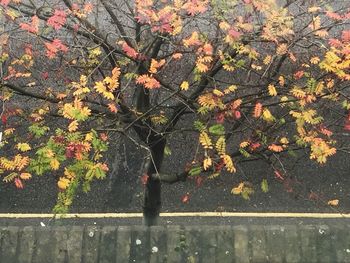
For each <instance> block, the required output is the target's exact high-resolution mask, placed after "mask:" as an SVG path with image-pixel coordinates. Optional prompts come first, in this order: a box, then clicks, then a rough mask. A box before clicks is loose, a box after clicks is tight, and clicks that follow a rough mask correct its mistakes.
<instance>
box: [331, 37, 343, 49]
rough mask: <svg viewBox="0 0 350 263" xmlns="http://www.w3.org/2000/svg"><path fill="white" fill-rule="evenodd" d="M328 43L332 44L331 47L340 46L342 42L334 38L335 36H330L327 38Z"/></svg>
mask: <svg viewBox="0 0 350 263" xmlns="http://www.w3.org/2000/svg"><path fill="white" fill-rule="evenodd" d="M329 44H330V45H331V46H332V47H341V46H342V43H341V42H340V41H339V40H338V39H335V38H331V39H330V40H329Z"/></svg>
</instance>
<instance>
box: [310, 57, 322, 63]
mask: <svg viewBox="0 0 350 263" xmlns="http://www.w3.org/2000/svg"><path fill="white" fill-rule="evenodd" d="M310 62H311V63H312V64H317V63H318V62H320V58H319V57H312V58H311V59H310Z"/></svg>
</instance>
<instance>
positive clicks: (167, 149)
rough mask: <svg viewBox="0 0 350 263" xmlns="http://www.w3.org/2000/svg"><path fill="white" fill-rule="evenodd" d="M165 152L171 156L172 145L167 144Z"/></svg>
mask: <svg viewBox="0 0 350 263" xmlns="http://www.w3.org/2000/svg"><path fill="white" fill-rule="evenodd" d="M164 154H165V155H166V156H170V155H171V149H170V147H169V146H168V145H165V148H164Z"/></svg>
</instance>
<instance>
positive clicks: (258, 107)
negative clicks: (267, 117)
mask: <svg viewBox="0 0 350 263" xmlns="http://www.w3.org/2000/svg"><path fill="white" fill-rule="evenodd" d="M262 108H263V105H262V104H261V103H260V102H257V103H256V104H255V107H254V113H253V117H254V118H259V117H260V116H261V114H262Z"/></svg>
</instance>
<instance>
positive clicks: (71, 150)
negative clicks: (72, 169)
mask: <svg viewBox="0 0 350 263" xmlns="http://www.w3.org/2000/svg"><path fill="white" fill-rule="evenodd" d="M74 150H75V148H74V146H73V145H68V146H67V147H66V154H65V155H66V157H67V158H72V157H73V156H74Z"/></svg>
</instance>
